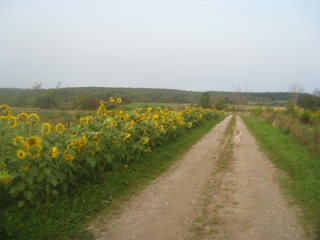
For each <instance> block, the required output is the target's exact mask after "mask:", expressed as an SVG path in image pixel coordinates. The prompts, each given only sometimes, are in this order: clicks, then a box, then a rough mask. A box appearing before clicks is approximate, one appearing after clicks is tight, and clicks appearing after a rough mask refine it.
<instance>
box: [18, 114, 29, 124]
mask: <svg viewBox="0 0 320 240" xmlns="http://www.w3.org/2000/svg"><path fill="white" fill-rule="evenodd" d="M18 120H19V121H20V122H26V121H27V120H28V114H27V113H25V112H22V113H20V114H18Z"/></svg>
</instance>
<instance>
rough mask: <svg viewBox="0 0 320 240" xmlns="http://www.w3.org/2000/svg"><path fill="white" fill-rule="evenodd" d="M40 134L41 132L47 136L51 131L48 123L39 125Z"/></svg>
mask: <svg viewBox="0 0 320 240" xmlns="http://www.w3.org/2000/svg"><path fill="white" fill-rule="evenodd" d="M40 128H41V132H43V133H44V134H49V133H50V131H51V125H50V123H47V122H46V123H44V124H42V125H41V127H40Z"/></svg>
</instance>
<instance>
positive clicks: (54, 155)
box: [51, 146, 59, 158]
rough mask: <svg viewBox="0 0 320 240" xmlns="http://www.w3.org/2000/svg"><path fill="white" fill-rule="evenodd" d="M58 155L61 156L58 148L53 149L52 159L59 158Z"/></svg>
mask: <svg viewBox="0 0 320 240" xmlns="http://www.w3.org/2000/svg"><path fill="white" fill-rule="evenodd" d="M58 155H59V150H58V147H56V146H54V147H53V148H52V149H51V156H52V158H57V157H58Z"/></svg>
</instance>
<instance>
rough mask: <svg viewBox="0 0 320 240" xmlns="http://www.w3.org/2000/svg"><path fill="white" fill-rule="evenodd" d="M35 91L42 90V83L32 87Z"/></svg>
mask: <svg viewBox="0 0 320 240" xmlns="http://www.w3.org/2000/svg"><path fill="white" fill-rule="evenodd" d="M32 88H33V89H42V83H35V84H34V85H33V86H32Z"/></svg>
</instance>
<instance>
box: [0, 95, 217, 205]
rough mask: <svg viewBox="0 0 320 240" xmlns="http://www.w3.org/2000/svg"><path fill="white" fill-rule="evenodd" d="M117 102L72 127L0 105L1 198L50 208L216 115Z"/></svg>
mask: <svg viewBox="0 0 320 240" xmlns="http://www.w3.org/2000/svg"><path fill="white" fill-rule="evenodd" d="M121 102H122V99H121V98H117V99H114V98H113V97H110V99H109V102H104V101H100V106H99V108H98V109H97V111H96V114H95V116H87V117H81V118H80V119H79V123H78V124H73V125H70V126H65V125H64V124H62V123H58V124H56V125H54V126H53V125H51V124H50V123H49V122H44V123H41V121H40V118H39V116H38V115H37V114H36V113H32V114H27V113H25V112H22V113H20V114H18V115H16V116H15V115H13V114H11V108H10V107H9V106H8V105H0V114H1V115H0V197H1V198H2V199H10V201H16V203H17V204H18V206H19V207H22V206H23V205H35V206H40V205H42V204H49V203H50V201H51V199H53V198H58V197H59V196H61V195H63V194H65V193H67V192H68V189H70V188H71V187H74V186H75V185H76V184H77V183H79V182H80V181H88V182H90V181H92V180H94V179H95V178H96V177H97V176H98V175H99V174H103V173H105V172H107V171H112V170H117V169H119V168H128V167H129V166H130V164H131V162H132V161H134V160H135V159H138V158H139V156H140V155H141V154H147V153H148V152H151V151H152V148H155V147H157V146H160V145H163V144H166V143H167V142H169V141H171V140H173V139H174V138H176V137H177V136H179V135H181V134H186V133H187V132H188V131H189V130H190V129H192V128H195V127H197V126H198V125H200V124H202V123H203V122H205V121H207V120H209V119H211V118H214V117H217V116H218V115H219V114H220V112H219V111H215V110H211V109H202V108H193V107H186V108H185V109H183V110H174V111H173V110H170V109H168V108H165V109H163V108H157V109H152V108H151V107H147V108H138V109H134V110H130V111H128V112H125V111H123V110H121V108H119V105H120V104H121Z"/></svg>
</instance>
